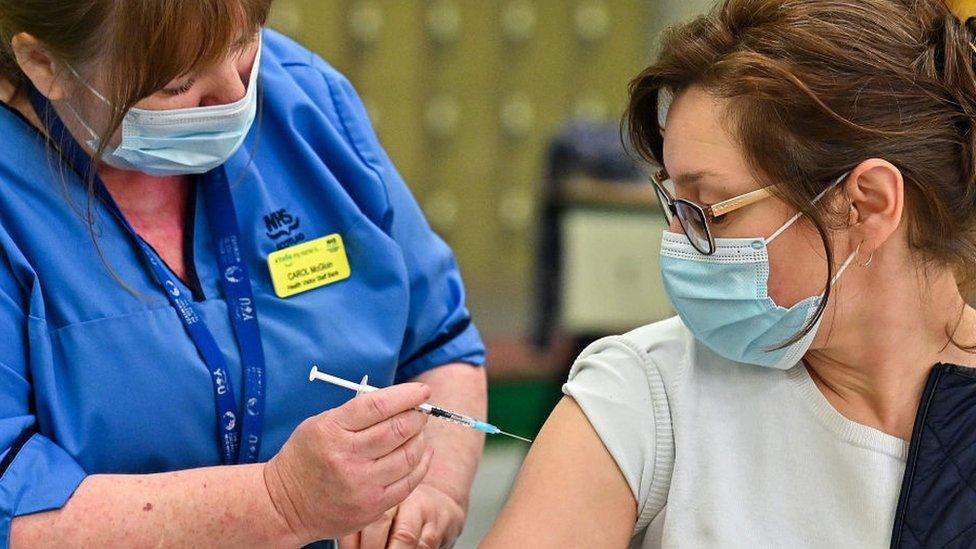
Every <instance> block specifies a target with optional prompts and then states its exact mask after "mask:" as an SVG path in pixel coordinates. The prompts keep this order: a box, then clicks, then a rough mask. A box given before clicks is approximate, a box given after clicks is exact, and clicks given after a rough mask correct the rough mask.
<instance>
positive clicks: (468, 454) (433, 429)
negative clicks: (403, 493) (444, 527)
mask: <svg viewBox="0 0 976 549" xmlns="http://www.w3.org/2000/svg"><path fill="white" fill-rule="evenodd" d="M412 381H419V382H421V383H424V384H426V385H427V386H429V387H430V390H431V397H430V402H431V403H433V404H436V405H438V406H441V407H442V408H445V409H448V410H452V411H455V412H459V413H462V414H464V415H468V416H473V417H476V418H480V419H484V418H485V414H486V413H487V410H488V389H487V386H488V383H487V380H486V376H485V369H484V368H481V367H476V366H471V365H470V364H447V365H445V366H441V367H439V368H434V369H433V370H429V371H427V372H424V373H423V374H420V375H419V376H417V378H416V379H414V380H412ZM424 437H425V438H426V439H427V442H428V444H429V445H430V446H432V447H434V458H433V461H432V462H431V466H430V472H429V473H428V474H427V478H426V479H425V480H424V483H425V484H429V485H431V486H433V487H435V488H437V489H438V490H440V491H442V492H444V493H446V494H447V495H449V496H451V498H452V499H454V501H456V502H457V503H458V505H460V506H461V507H462V508H463V509H465V511H466V510H467V508H468V498H469V496H470V492H471V483H472V482H473V481H474V474H475V471H476V470H477V469H478V462H479V461H480V460H481V452H482V450H483V448H484V441H485V437H484V435H482V434H481V433H479V432H478V431H475V430H473V429H465V428H463V427H460V426H457V425H454V424H453V423H448V422H446V421H441V420H438V419H431V420H430V421H429V422H427V427H426V429H425V430H424Z"/></svg>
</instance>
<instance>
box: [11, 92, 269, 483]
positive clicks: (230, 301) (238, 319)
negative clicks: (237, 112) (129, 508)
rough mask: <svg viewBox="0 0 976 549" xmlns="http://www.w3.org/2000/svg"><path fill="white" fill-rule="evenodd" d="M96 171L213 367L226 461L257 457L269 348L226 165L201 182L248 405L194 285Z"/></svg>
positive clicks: (47, 107)
mask: <svg viewBox="0 0 976 549" xmlns="http://www.w3.org/2000/svg"><path fill="white" fill-rule="evenodd" d="M30 100H31V104H32V105H33V106H34V110H35V111H36V113H37V115H38V116H39V117H40V118H41V120H42V121H43V122H44V123H45V125H46V126H47V128H48V132H49V134H50V136H51V138H52V139H53V140H54V144H55V145H57V146H59V147H62V148H63V150H62V151H61V152H62V154H63V155H64V156H65V159H66V160H67V161H68V162H70V163H71V165H72V166H73V167H74V168H75V170H77V171H78V173H79V174H81V175H82V177H85V176H87V175H88V174H89V173H90V172H91V170H92V165H91V158H90V157H89V156H88V154H87V153H86V152H85V151H84V150H83V149H82V148H81V146H80V145H78V143H77V142H76V141H75V140H74V139H73V138H72V136H71V134H70V133H69V132H68V131H67V128H65V126H64V123H63V122H62V121H61V120H60V118H58V116H57V113H56V112H55V111H54V109H53V108H51V104H50V102H49V101H48V100H47V98H45V97H44V96H43V95H41V94H40V93H39V92H38V91H37V90H36V89H33V88H31V90H30ZM94 176H95V177H94V179H95V186H96V192H97V193H98V196H99V198H100V199H101V200H102V202H104V204H105V206H106V207H107V208H108V209H109V211H110V212H111V213H112V214H113V215H114V216H115V217H116V218H117V219H118V220H119V223H120V224H121V225H122V226H123V228H125V230H126V232H128V233H129V236H130V238H131V239H132V241H133V242H135V243H136V244H138V246H139V248H140V249H141V250H142V254H143V258H144V259H145V261H146V263H147V264H148V266H149V268H150V271H151V272H152V275H153V278H154V279H155V280H156V283H157V284H158V285H159V287H160V288H161V289H162V290H163V293H165V294H166V297H167V299H169V302H170V305H172V307H173V309H174V310H175V311H176V313H177V316H178V317H179V318H180V321H181V322H182V323H183V327H184V329H185V330H186V333H187V335H189V336H190V339H191V340H193V343H194V345H195V346H196V348H197V351H198V352H199V353H200V357H201V358H202V359H203V361H204V363H205V364H206V365H207V369H208V370H209V371H210V379H211V381H212V382H213V390H214V403H215V407H216V414H217V438H218V441H219V444H220V449H221V458H222V461H223V463H224V464H225V465H230V464H234V463H254V462H256V461H257V460H258V453H259V452H260V449H261V434H262V422H263V419H264V389H265V380H264V371H265V358H264V348H263V346H262V344H261V334H260V331H259V329H258V320H257V311H256V307H255V303H254V292H253V289H252V288H251V279H250V275H249V273H248V269H247V264H246V263H245V262H244V259H243V255H242V253H241V247H240V240H241V238H240V229H239V226H238V224H237V213H236V211H235V209H234V201H233V197H232V195H231V191H230V184H229V182H228V179H227V172H226V170H225V169H224V167H223V166H221V167H219V168H216V169H214V170H212V171H210V172H208V173H207V174H205V175H203V176H202V178H201V184H202V185H203V189H204V202H205V204H206V214H207V219H208V221H209V223H210V227H211V230H213V232H214V240H215V241H214V244H215V247H216V256H217V264H218V266H219V273H220V286H221V290H222V291H223V293H224V299H225V300H226V301H227V308H228V311H229V314H230V320H231V323H232V325H233V328H234V335H235V337H236V339H237V346H238V350H239V352H240V356H241V364H242V366H243V369H244V391H243V400H244V406H243V408H244V410H243V411H242V410H241V407H240V406H239V405H238V403H237V402H236V399H235V397H234V389H233V387H232V385H231V379H230V376H228V375H227V362H226V360H224V355H223V354H222V353H221V351H220V346H219V345H217V340H216V339H215V338H214V336H213V333H212V332H211V331H210V329H209V328H207V325H206V323H205V322H204V321H203V316H202V315H201V314H200V312H199V310H198V308H197V307H196V305H195V304H194V303H193V300H192V299H191V297H190V295H189V292H187V291H185V290H182V289H180V285H179V284H178V282H177V278H176V277H175V275H174V274H173V272H172V271H171V270H170V269H168V268H167V267H166V265H165V264H164V263H163V261H162V259H160V257H159V255H158V254H157V253H156V251H155V250H153V248H152V246H150V245H149V244H148V243H147V242H146V241H145V240H143V239H142V237H140V236H139V235H138V233H136V231H135V229H133V228H132V225H131V224H129V222H128V221H127V220H126V218H125V215H123V213H122V211H121V210H120V209H119V206H118V204H116V202H115V200H114V199H113V198H112V196H111V194H110V193H109V192H108V189H107V188H106V187H105V185H104V183H103V182H102V180H101V178H100V177H98V174H94Z"/></svg>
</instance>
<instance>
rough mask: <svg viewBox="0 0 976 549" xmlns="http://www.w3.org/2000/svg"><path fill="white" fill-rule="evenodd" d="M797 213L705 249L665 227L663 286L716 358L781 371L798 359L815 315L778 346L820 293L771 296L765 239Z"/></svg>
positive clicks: (815, 305) (803, 319) (805, 347)
mask: <svg viewBox="0 0 976 549" xmlns="http://www.w3.org/2000/svg"><path fill="white" fill-rule="evenodd" d="M845 177H846V176H845ZM841 180H843V178H841ZM841 180H838V183H839V182H840V181H841ZM831 188H832V186H831ZM825 192H826V191H825ZM821 196H823V194H821V195H820V196H818V197H817V200H819V198H820V197H821ZM801 215H802V214H797V215H796V216H794V217H793V218H792V219H790V220H789V221H788V222H786V224H784V225H783V226H782V227H780V228H779V230H777V231H776V232H774V233H773V235H772V236H770V237H769V238H761V237H760V238H716V239H715V253H714V254H712V255H705V254H702V253H701V252H699V251H698V250H696V249H695V248H694V246H692V245H691V242H690V241H689V240H688V237H687V236H685V235H684V234H679V233H672V232H665V233H664V236H663V238H662V241H661V276H662V278H663V280H664V288H665V291H666V292H667V294H668V297H670V298H671V303H672V305H674V308H675V310H676V311H677V312H678V316H680V317H681V320H682V321H684V323H685V325H686V326H687V327H688V329H689V330H691V332H692V334H694V336H695V339H697V340H698V341H700V342H701V343H703V344H704V345H705V346H706V347H708V348H709V349H711V350H712V351H714V352H715V353H716V354H718V355H720V356H722V357H725V358H727V359H729V360H734V361H736V362H742V363H746V364H756V365H759V366H767V367H770V368H778V369H781V370H786V369H789V368H791V367H793V366H794V365H795V364H797V363H798V362H799V361H800V359H801V358H803V355H804V354H806V352H807V351H808V350H809V349H810V345H811V344H812V343H813V339H814V337H816V334H817V329H818V328H819V327H820V320H821V319H817V322H816V324H815V325H814V326H813V329H811V330H810V331H809V332H808V333H807V334H806V335H804V336H803V337H802V338H800V339H799V340H797V341H796V342H794V343H791V344H790V345H787V346H785V347H781V346H782V345H783V344H784V343H786V342H787V341H789V340H791V339H792V338H793V337H795V336H796V335H797V334H799V333H800V332H801V331H802V330H803V327H804V326H806V325H807V323H808V322H809V321H810V319H811V318H813V316H814V315H815V314H816V311H817V309H818V308H819V307H820V303H821V302H822V301H823V294H821V295H817V296H811V297H808V298H807V299H804V300H803V301H800V302H799V303H797V304H796V305H794V306H792V307H789V308H786V307H780V306H779V305H777V304H776V303H775V302H773V300H772V298H770V297H769V286H768V281H769V253H768V248H769V244H770V243H771V242H772V241H773V240H775V239H776V238H777V237H778V236H779V235H781V234H783V232H784V231H786V229H788V228H789V227H790V226H791V225H793V224H794V223H795V222H796V221H797V220H798V219H799V218H800V216H801ZM856 255H857V253H856V252H855V253H852V254H851V255H850V257H848V258H847V260H846V261H845V262H844V264H843V265H841V267H840V269H838V270H837V274H836V275H834V277H833V279H832V280H831V281H830V284H831V285H833V284H835V283H836V282H837V280H838V279H839V278H840V276H841V275H842V274H843V273H844V271H845V270H847V268H848V267H849V266H850V264H851V262H852V261H853V260H854V258H855V257H856ZM821 318H822V317H821Z"/></svg>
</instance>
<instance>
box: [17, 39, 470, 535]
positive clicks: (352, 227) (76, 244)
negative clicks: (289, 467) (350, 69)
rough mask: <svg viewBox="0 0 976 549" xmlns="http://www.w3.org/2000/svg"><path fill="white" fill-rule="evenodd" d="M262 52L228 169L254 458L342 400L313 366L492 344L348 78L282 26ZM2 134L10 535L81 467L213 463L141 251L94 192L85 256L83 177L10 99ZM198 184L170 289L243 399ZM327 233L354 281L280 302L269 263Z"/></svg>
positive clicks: (172, 320) (210, 413) (427, 361)
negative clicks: (252, 357) (252, 371)
mask: <svg viewBox="0 0 976 549" xmlns="http://www.w3.org/2000/svg"><path fill="white" fill-rule="evenodd" d="M263 44H264V45H263V47H264V51H263V58H262V64H261V69H260V70H261V73H260V86H261V92H262V106H261V110H260V114H259V119H258V120H257V121H256V122H255V125H254V127H253V129H252V130H251V134H250V135H249V136H248V139H247V141H246V142H245V144H244V146H243V147H242V148H241V150H240V151H238V152H237V154H236V155H234V157H233V158H232V159H231V160H230V161H228V163H227V165H226V167H227V174H228V176H229V178H230V180H231V184H232V192H233V197H234V202H235V207H236V210H237V217H238V220H239V224H240V230H241V237H242V242H241V247H242V249H243V251H244V256H245V259H246V261H247V262H248V268H249V269H250V273H251V278H252V284H253V287H254V293H255V301H256V304H257V311H258V319H259V325H260V330H261V335H262V342H263V344H264V351H265V356H266V360H267V373H266V383H267V384H266V390H267V401H266V411H265V417H264V438H263V441H262V447H261V459H262V460H266V459H268V458H270V457H271V456H273V455H274V454H275V453H276V452H277V451H278V450H279V449H280V448H281V446H282V444H283V443H284V442H285V440H287V438H288V436H289V435H290V434H291V432H292V431H293V430H294V429H295V427H296V426H297V425H298V424H299V423H300V422H301V421H302V420H304V419H305V418H308V417H310V416H313V415H315V414H318V413H320V412H322V411H325V410H328V409H330V408H333V407H335V406H338V405H341V404H342V403H343V402H345V401H347V400H348V399H350V398H351V397H352V396H353V395H352V393H351V392H350V391H348V390H346V389H341V388H337V387H333V386H330V385H326V384H323V383H314V384H313V383H309V381H308V371H309V368H310V367H311V365H312V364H313V363H315V364H318V365H319V367H320V368H322V369H323V370H325V371H328V372H330V373H335V374H337V375H339V376H342V377H345V378H347V379H352V380H359V379H360V378H362V377H363V376H364V375H367V374H368V375H369V379H370V384H372V385H376V386H387V385H390V384H394V383H399V382H403V381H407V380H410V379H412V378H414V377H415V376H417V375H418V374H421V373H422V372H425V371H427V370H430V369H431V368H435V367H437V366H440V365H443V364H447V363H452V362H465V363H470V364H474V365H481V364H482V363H483V361H484V347H483V344H482V342H481V339H480V337H479V335H478V332H477V329H476V328H475V326H474V325H473V324H472V322H471V316H470V314H469V312H468V310H467V309H466V307H465V302H464V287H463V284H462V282H461V276H460V274H459V272H458V267H457V264H456V262H455V260H454V257H453V255H452V253H451V251H450V249H449V248H448V247H447V246H446V245H445V243H444V242H443V241H441V239H440V238H438V237H437V235H435V234H434V233H433V232H432V231H431V229H430V227H429V226H428V224H427V222H426V221H425V219H424V217H423V214H422V213H421V211H420V208H419V207H418V206H417V203H416V201H415V200H414V198H413V197H412V196H411V194H410V191H409V190H408V189H407V186H406V185H405V184H404V182H403V180H402V179H401V178H400V176H399V174H398V173H397V171H396V169H395V168H394V167H393V165H392V163H391V162H390V159H389V158H388V157H387V155H386V153H385V152H384V151H383V149H382V147H381V146H380V143H379V141H378V139H377V137H376V135H375V134H374V132H373V130H372V128H371V126H370V123H369V121H368V118H367V114H366V112H365V110H364V109H363V106H362V103H361V102H360V100H359V98H358V96H357V95H356V92H355V91H354V90H353V88H352V86H351V85H350V84H349V82H348V81H347V80H346V79H345V78H344V77H343V76H342V75H341V74H339V73H338V72H336V71H335V69H333V68H332V67H330V66H329V65H328V64H327V63H325V62H324V61H323V60H322V59H321V58H319V57H317V56H316V55H314V54H312V53H311V52H309V51H308V50H306V49H305V48H303V47H301V46H299V45H298V44H296V43H294V42H292V41H291V40H289V39H287V38H285V37H283V36H281V35H279V34H277V33H274V32H271V31H265V35H264V42H263ZM0 135H2V136H3V137H2V139H0V449H2V452H3V453H2V454H0V475H2V476H0V543H2V545H4V546H5V545H6V541H7V537H8V535H9V527H10V521H11V519H12V518H13V517H15V516H19V515H23V514H27V513H33V512H39V511H44V510H49V509H54V508H58V507H60V506H62V505H63V504H64V503H65V501H66V500H67V499H68V497H70V495H71V493H72V492H73V491H74V489H75V488H76V487H77V486H78V484H79V483H80V482H81V481H82V479H83V478H84V476H85V475H86V474H95V473H154V472H160V471H172V470H177V469H186V468H191V467H200V466H208V465H218V464H220V462H221V456H220V448H219V445H218V440H217V436H216V429H217V423H216V417H215V413H214V394H213V386H212V383H211V379H210V373H209V371H208V370H207V367H206V365H205V364H204V362H203V360H202V359H201V357H200V355H199V353H198V351H197V348H196V347H195V346H194V345H193V342H192V341H191V340H190V338H189V336H188V335H187V333H186V331H185V330H184V327H183V325H182V324H181V322H180V320H179V318H178V316H177V313H176V312H175V311H174V310H173V309H172V307H171V306H170V305H169V303H168V302H167V300H166V297H165V295H164V294H163V292H162V290H161V289H160V288H159V287H158V286H157V284H156V283H155V282H154V280H153V278H152V275H151V273H150V271H149V270H148V268H147V267H146V264H145V262H144V261H143V258H142V256H141V251H140V250H139V249H138V247H137V245H136V244H135V243H134V242H133V241H132V240H131V239H130V237H129V236H128V235H127V234H126V232H125V230H124V228H123V227H122V226H121V225H120V224H119V222H118V220H117V219H115V218H113V216H112V215H111V214H110V213H109V211H108V210H107V209H106V208H105V207H104V206H103V205H102V204H100V203H99V202H97V201H95V202H94V203H92V208H93V212H94V216H95V229H96V233H97V235H98V237H97V238H98V247H97V248H96V246H95V244H94V243H93V242H92V238H91V235H90V231H89V228H88V226H87V224H86V222H85V220H84V214H85V211H86V209H87V208H88V200H89V199H88V197H87V194H86V191H85V189H84V184H83V181H82V180H81V178H80V177H79V176H78V175H77V174H76V173H75V172H73V171H72V170H71V169H70V168H68V167H66V166H65V165H64V164H63V163H61V162H60V161H59V160H58V156H57V153H56V152H55V151H53V150H52V147H51V146H50V144H48V143H47V142H46V141H45V139H44V138H43V137H42V136H41V134H40V133H39V132H38V131H36V130H35V129H34V128H33V127H31V126H30V125H29V124H28V123H27V122H26V121H25V120H24V119H23V118H22V117H20V116H19V115H18V114H17V113H15V112H14V111H12V110H10V109H9V108H6V109H0ZM252 155H253V158H252ZM195 195H196V196H195V204H194V205H193V206H194V207H193V210H192V211H191V214H190V222H192V226H188V229H189V230H188V232H187V243H188V244H189V245H190V246H189V249H190V250H191V251H192V261H191V262H190V264H189V267H190V270H191V271H195V273H193V272H191V276H190V278H191V280H193V281H194V282H191V283H190V284H189V285H188V286H184V287H183V288H181V289H183V290H185V291H190V292H193V293H194V296H195V298H196V301H197V306H198V307H199V309H200V311H201V312H202V315H203V316H204V318H205V321H206V324H207V326H208V327H209V328H210V330H211V331H212V332H213V334H214V336H215V338H216V339H217V342H218V344H219V346H220V348H221V351H222V353H223V354H224V357H225V358H226V361H227V365H228V367H229V370H230V373H231V377H232V382H233V386H234V388H235V390H236V391H237V392H238V395H237V397H238V400H239V399H240V390H241V388H242V386H243V380H242V379H241V377H242V376H241V363H240V356H239V354H238V349H237V343H236V340H235V338H234V334H233V329H232V327H231V323H230V319H229V316H228V310H227V304H226V303H225V301H224V299H223V296H222V295H221V291H220V288H219V285H218V268H217V261H216V258H215V254H214V248H213V243H212V236H211V234H212V233H211V230H210V227H208V224H207V216H206V215H204V207H203V204H202V201H203V200H204V195H203V193H202V192H200V188H199V187H197V188H196V190H195ZM333 233H339V234H340V235H342V237H343V239H344V241H345V245H346V251H347V254H348V257H349V262H350V265H351V269H352V276H351V278H349V279H347V280H344V281H341V282H337V283H334V284H331V285H328V286H323V287H320V288H317V289H314V290H311V291H307V292H304V293H301V294H298V295H296V296H293V297H289V298H287V299H279V298H278V297H277V296H276V295H275V292H274V290H273V286H272V281H271V277H270V273H269V270H268V266H267V257H268V254H270V253H272V252H274V251H276V250H278V249H282V248H285V247H288V246H291V245H294V244H296V243H298V242H301V241H307V240H312V239H315V238H319V237H322V236H326V235H330V234H333ZM99 249H100V250H101V254H102V256H103V257H104V262H103V261H102V260H100V259H99ZM113 271H114V273H116V274H117V275H118V277H119V278H121V280H122V281H124V283H125V284H126V285H128V286H129V288H130V289H131V290H134V292H130V291H129V290H127V289H126V288H125V287H124V286H123V285H122V284H120V283H119V281H117V280H116V279H115V278H113V276H112V272H113ZM194 274H195V276H192V275H194ZM196 280H198V284H197V283H196V282H195V281H196ZM323 497H327V494H323Z"/></svg>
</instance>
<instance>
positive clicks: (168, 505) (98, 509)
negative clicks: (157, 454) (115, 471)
mask: <svg viewBox="0 0 976 549" xmlns="http://www.w3.org/2000/svg"><path fill="white" fill-rule="evenodd" d="M301 541H302V540H298V539H297V538H296V537H295V536H294V534H292V532H291V530H290V529H289V528H288V525H287V524H286V523H285V522H284V520H283V519H282V518H281V515H280V514H279V513H278V512H277V511H276V510H275V507H274V505H273V504H272V502H271V498H270V497H269V496H268V490H267V487H266V486H265V484H264V474H263V465H260V464H258V465H239V466H227V467H207V468H202V469H191V470H186V471H176V472H171V473H159V474H152V475H92V476H89V477H88V478H86V479H85V480H84V481H83V482H82V483H81V485H80V486H79V487H78V489H77V490H76V491H75V493H74V495H73V496H71V498H70V499H69V500H68V503H67V504H66V505H65V506H64V507H63V508H62V509H59V510H57V511H48V512H45V513H38V514H36V515H26V516H22V517H18V518H15V519H14V520H13V524H12V526H11V532H10V546H11V547H15V548H17V547H32V548H33V547H64V546H72V547H106V546H109V547H171V546H184V547H185V546H197V547H231V546H235V547H299V546H300V545H301Z"/></svg>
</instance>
